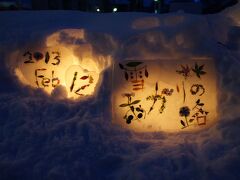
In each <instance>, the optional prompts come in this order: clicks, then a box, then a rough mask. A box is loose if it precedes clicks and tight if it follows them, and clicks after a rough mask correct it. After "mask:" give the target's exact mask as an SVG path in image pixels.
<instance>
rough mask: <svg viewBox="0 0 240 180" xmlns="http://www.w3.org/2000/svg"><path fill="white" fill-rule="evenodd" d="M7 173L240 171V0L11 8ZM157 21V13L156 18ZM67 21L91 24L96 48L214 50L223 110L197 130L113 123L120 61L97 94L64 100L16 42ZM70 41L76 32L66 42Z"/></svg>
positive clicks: (216, 174)
mask: <svg viewBox="0 0 240 180" xmlns="http://www.w3.org/2000/svg"><path fill="white" fill-rule="evenodd" d="M0 22H1V24H3V25H4V26H1V28H0V34H1V36H0V42H1V43H0V59H1V61H0V82H1V85H0V92H1V94H0V104H1V106H0V177H1V179H3V180H4V179H7V180H9V179H24V180H26V179H36V180H37V179H39V180H40V179H227V178H228V179H239V178H240V176H239V172H238V171H239V164H240V157H239V154H240V146H239V144H240V138H239V130H240V120H239V118H240V111H239V108H240V97H239V92H240V78H239V77H240V71H239V67H240V65H239V63H240V61H239V59H240V49H239V48H240V47H239V38H238V37H239V3H238V4H237V5H236V6H234V7H232V8H230V9H228V10H226V11H225V12H223V13H220V14H216V15H209V16H200V15H199V16H196V15H190V14H183V13H173V14H166V15H152V14H144V13H116V14H88V13H80V12H75V11H72V12H71V11H62V12H61V11H54V12H44V11H41V12H29V11H28V12H3V13H1V15H0ZM148 22H149V23H148ZM62 29H84V31H85V32H86V33H87V34H88V35H89V36H87V40H88V42H89V43H90V44H91V45H92V47H93V52H94V53H96V54H103V55H104V56H106V57H107V56H109V57H111V61H112V62H115V61H117V62H119V61H122V60H124V59H127V58H140V57H141V59H144V58H148V59H154V58H189V57H212V58H214V59H215V60H216V62H217V70H218V78H219V80H218V83H219V88H220V92H221V93H220V98H219V110H220V118H219V121H218V123H217V124H215V125H214V126H212V127H211V128H209V129H206V130H203V131H200V132H197V133H180V134H168V133H161V132H159V133H134V132H131V131H128V130H125V129H121V128H119V127H118V126H116V125H113V124H112V123H111V113H110V109H111V68H106V70H105V71H103V73H102V75H101V76H102V81H101V86H100V87H99V91H98V93H97V95H96V96H94V97H90V98H88V99H85V100H83V101H77V102H72V101H71V100H68V99H64V100H59V99H58V98H55V97H58V96H59V94H60V95H62V94H64V91H62V90H61V89H59V90H56V92H54V93H53V95H54V97H49V95H47V94H45V93H44V92H43V91H41V90H34V89H32V88H31V87H29V86H25V85H23V84H22V83H20V81H19V80H18V78H17V77H16V75H15V73H14V67H16V61H15V59H14V58H16V56H17V53H16V51H17V50H19V48H24V47H27V46H29V44H30V45H36V46H43V45H44V43H45V39H46V36H49V35H51V34H54V33H55V32H57V31H59V30H62ZM66 43H68V41H67V42H66Z"/></svg>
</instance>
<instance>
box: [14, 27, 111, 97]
mask: <svg viewBox="0 0 240 180" xmlns="http://www.w3.org/2000/svg"><path fill="white" fill-rule="evenodd" d="M63 36H64V38H63ZM61 38H63V39H64V40H65V41H63V40H62V39H61ZM80 40H81V43H80V44H79V43H76V42H79V41H80ZM46 45H47V47H44V48H39V49H31V48H29V49H27V50H24V51H21V52H20V55H19V57H18V67H17V68H16V69H15V72H16V75H17V76H18V77H19V80H20V81H21V82H22V83H24V84H27V85H30V86H31V87H34V88H41V89H43V90H44V91H45V92H47V93H48V94H51V93H53V90H55V88H57V87H58V86H61V88H64V87H65V89H66V92H67V94H68V95H67V96H68V98H73V99H78V98H82V97H85V96H90V95H94V93H96V89H97V84H98V81H99V76H100V73H101V71H102V70H104V69H105V68H106V67H107V66H108V65H109V62H108V61H109V58H105V57H102V56H93V53H92V51H93V50H92V47H91V44H89V43H87V42H86V40H85V33H84V30H82V29H79V30H76V29H66V30H62V31H59V32H56V33H54V34H52V35H50V36H49V37H47V38H46ZM106 62H108V63H106Z"/></svg>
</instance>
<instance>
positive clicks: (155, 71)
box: [112, 58, 218, 132]
mask: <svg viewBox="0 0 240 180" xmlns="http://www.w3.org/2000/svg"><path fill="white" fill-rule="evenodd" d="M113 76H114V77H113V95H112V96H113V97H112V106H113V121H114V123H117V124H119V125H120V126H122V127H124V128H129V129H132V130H134V131H139V132H150V131H152V132H153V131H154V132H155V131H167V132H178V131H194V130H199V129H203V128H206V127H208V126H210V125H211V124H213V123H214V122H215V121H216V119H217V92H218V90H217V82H216V71H215V65H214V61H213V60H211V59H205V58H204V59H200V58H199V59H191V60H154V61H147V60H144V61H141V60H140V61H139V60H130V61H123V62H120V63H116V64H115V65H114V74H113Z"/></svg>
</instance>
